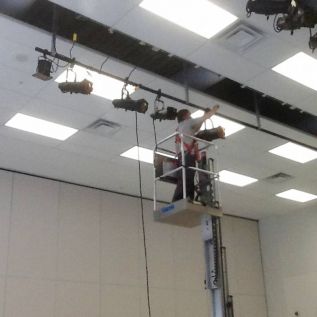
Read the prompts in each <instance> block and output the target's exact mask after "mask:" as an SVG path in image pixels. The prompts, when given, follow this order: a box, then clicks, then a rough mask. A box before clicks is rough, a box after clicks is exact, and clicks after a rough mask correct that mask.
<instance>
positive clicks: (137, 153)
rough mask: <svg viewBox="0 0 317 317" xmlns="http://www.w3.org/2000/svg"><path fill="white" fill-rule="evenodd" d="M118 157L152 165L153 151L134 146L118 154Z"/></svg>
mask: <svg viewBox="0 0 317 317" xmlns="http://www.w3.org/2000/svg"><path fill="white" fill-rule="evenodd" d="M120 156H123V157H127V158H130V159H133V160H140V161H142V162H145V163H150V164H153V151H152V150H149V149H146V148H143V147H137V146H134V147H133V148H131V149H130V150H128V151H126V152H124V153H122V154H120Z"/></svg>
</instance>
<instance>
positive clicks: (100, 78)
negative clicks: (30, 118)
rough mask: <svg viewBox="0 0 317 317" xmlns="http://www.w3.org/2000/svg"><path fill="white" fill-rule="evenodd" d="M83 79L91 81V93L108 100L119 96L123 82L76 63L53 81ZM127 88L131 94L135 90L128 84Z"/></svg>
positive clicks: (77, 80)
mask: <svg viewBox="0 0 317 317" xmlns="http://www.w3.org/2000/svg"><path fill="white" fill-rule="evenodd" d="M84 79H87V80H89V81H91V82H92V83H93V91H92V94H93V95H96V96H99V97H103V98H106V99H109V100H113V99H119V98H121V90H122V87H123V84H124V83H123V82H122V81H120V80H118V79H114V78H111V77H109V76H105V75H102V74H98V73H97V72H94V71H91V70H88V69H86V68H84V67H80V66H77V65H75V66H74V67H73V69H72V70H70V69H68V70H65V71H64V72H63V73H62V74H60V75H59V76H58V77H57V78H56V79H55V81H56V82H57V83H63V82H65V81H69V82H74V81H76V82H80V81H82V80H84ZM127 90H128V92H129V94H130V95H131V94H133V93H134V92H135V87H134V86H131V85H128V86H127Z"/></svg>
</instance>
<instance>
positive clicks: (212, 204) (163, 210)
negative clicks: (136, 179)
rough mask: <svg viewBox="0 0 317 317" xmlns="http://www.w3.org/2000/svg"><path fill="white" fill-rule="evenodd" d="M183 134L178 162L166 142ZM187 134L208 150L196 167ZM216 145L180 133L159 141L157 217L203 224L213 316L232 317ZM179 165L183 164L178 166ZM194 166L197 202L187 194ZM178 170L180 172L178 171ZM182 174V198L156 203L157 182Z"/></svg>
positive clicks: (177, 222)
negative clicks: (188, 158) (190, 161)
mask: <svg viewBox="0 0 317 317" xmlns="http://www.w3.org/2000/svg"><path fill="white" fill-rule="evenodd" d="M177 135H179V137H180V140H181V142H180V156H181V158H180V161H181V164H178V163H177V162H178V157H177V153H176V152H175V151H174V150H171V149H168V148H167V146H165V144H168V142H170V141H173V140H174V139H175V137H176V136H177ZM184 137H187V138H191V139H192V140H195V141H196V142H197V143H198V145H199V150H200V151H201V152H203V153H207V155H206V156H205V160H204V161H201V162H200V163H198V164H196V166H195V167H186V166H185V155H184V154H185V153H184V142H183V139H184ZM211 149H214V144H212V143H211V142H209V141H205V140H202V139H199V138H197V137H195V136H188V135H185V134H182V133H179V132H175V133H174V134H172V135H170V136H168V137H167V138H165V139H163V140H161V141H159V142H158V143H157V144H156V146H155V149H154V199H153V201H154V220H155V221H158V222H162V223H167V224H172V225H177V226H182V227H187V228H192V227H195V226H198V225H201V228H202V237H203V241H204V250H205V263H206V279H205V286H206V289H209V290H210V292H211V300H212V304H213V305H212V307H213V314H212V316H213V317H233V304H232V296H229V291H228V279H227V273H226V272H227V271H226V254H225V248H224V247H223V246H222V240H221V224H220V217H221V216H222V215H223V211H222V209H221V205H220V203H219V192H218V188H217V179H218V177H219V176H218V173H217V172H216V171H215V161H214V160H213V159H212V158H208V156H209V155H208V154H209V152H210V150H211ZM178 165H180V166H178ZM188 169H192V170H194V171H195V172H196V174H197V175H198V176H199V177H198V181H197V185H198V186H200V187H203V188H200V196H199V197H198V199H195V200H194V201H190V200H188V199H187V197H186V171H187V170H188ZM177 173H178V174H177ZM180 173H181V176H182V185H183V198H182V199H180V200H178V201H175V202H172V203H170V204H167V205H166V206H163V207H159V205H158V203H157V182H161V181H163V182H169V183H174V184H176V183H177V181H178V175H179V174H180Z"/></svg>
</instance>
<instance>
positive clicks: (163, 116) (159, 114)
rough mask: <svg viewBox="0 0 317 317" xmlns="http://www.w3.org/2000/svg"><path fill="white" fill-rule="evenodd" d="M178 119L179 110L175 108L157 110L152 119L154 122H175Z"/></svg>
mask: <svg viewBox="0 0 317 317" xmlns="http://www.w3.org/2000/svg"><path fill="white" fill-rule="evenodd" d="M176 117H177V109H176V108H174V107H167V108H166V109H162V110H155V112H154V113H152V114H151V118H152V119H153V120H160V121H162V120H175V119H176Z"/></svg>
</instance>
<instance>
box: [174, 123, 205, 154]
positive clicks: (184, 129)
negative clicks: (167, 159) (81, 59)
mask: <svg viewBox="0 0 317 317" xmlns="http://www.w3.org/2000/svg"><path fill="white" fill-rule="evenodd" d="M203 122H204V120H203V119H202V118H195V119H192V118H191V119H187V120H184V121H181V122H180V123H179V124H178V127H177V129H176V131H177V132H180V133H183V134H187V135H190V136H194V135H195V134H196V132H197V129H195V128H194V127H195V126H197V125H199V124H202V123H203ZM183 141H184V143H185V144H188V145H189V144H192V142H193V139H191V138H189V137H187V136H184V138H183ZM180 148H181V145H180V142H176V153H180ZM184 150H185V151H186V148H185V149H184Z"/></svg>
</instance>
